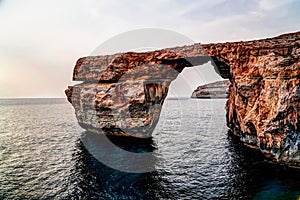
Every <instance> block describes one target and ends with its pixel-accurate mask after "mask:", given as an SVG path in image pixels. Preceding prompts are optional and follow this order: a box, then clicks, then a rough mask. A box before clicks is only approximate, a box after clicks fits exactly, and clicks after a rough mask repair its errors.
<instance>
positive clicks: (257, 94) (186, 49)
mask: <svg viewBox="0 0 300 200" xmlns="http://www.w3.org/2000/svg"><path fill="white" fill-rule="evenodd" d="M299 39H300V32H297V33H290V34H285V35H281V36H278V37H274V38H269V39H263V40H255V41H247V42H230V43H217V44H194V45H191V46H183V47H176V48H169V49H163V50H159V51H153V52H146V53H134V52H128V53H122V54H121V53H120V54H115V55H107V56H94V57H84V58H80V59H79V60H78V61H77V63H76V66H75V68H74V72H73V80H75V81H83V83H81V84H78V85H75V86H73V87H71V86H69V87H68V89H67V90H66V95H67V97H68V100H69V101H70V102H71V103H72V105H73V107H74V109H75V113H76V116H77V119H78V122H79V124H80V125H81V126H82V127H83V128H85V129H87V130H90V131H92V132H97V133H103V134H112V135H123V136H129V135H130V136H137V137H149V136H151V133H152V130H153V129H154V127H155V125H156V123H157V121H158V119H159V115H160V109H161V106H162V105H163V102H164V99H165V97H166V95H167V92H168V86H169V84H170V83H171V81H172V80H174V79H175V78H176V77H177V75H178V74H179V73H180V72H181V71H182V70H183V69H184V68H185V67H192V66H195V65H201V64H204V63H206V62H211V63H212V64H213V66H214V67H215V70H216V72H217V73H219V74H220V76H222V77H223V78H225V79H229V80H230V82H231V84H230V87H229V93H230V94H229V97H228V101H227V105H226V110H227V125H228V127H229V128H230V129H231V130H232V131H233V133H234V134H236V135H238V136H239V137H240V138H241V140H242V141H243V142H244V143H245V144H246V145H248V146H252V147H255V148H259V149H260V150H261V151H262V152H263V153H264V154H265V155H266V156H268V157H270V158H272V159H274V160H276V161H278V162H281V163H288V164H289V165H293V166H300V123H299V113H300V112H299V111H300V99H299V95H300V83H299V79H300V64H299V54H300V40H299ZM170 137H171V136H170Z"/></svg>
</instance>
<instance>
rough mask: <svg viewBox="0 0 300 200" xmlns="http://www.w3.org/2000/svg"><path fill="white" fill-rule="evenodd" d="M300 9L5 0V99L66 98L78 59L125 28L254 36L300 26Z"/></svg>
mask: <svg viewBox="0 0 300 200" xmlns="http://www.w3.org/2000/svg"><path fill="white" fill-rule="evenodd" d="M299 13H300V1H299V0H284V1H283V0H213V1H207V0H185V1H183V0H151V1H148V0H144V1H140V0H118V1H117V0H101V1H99V0H63V1H62V0H51V1H47V0H43V1H41V0H26V1H22V0H0V27H1V28H0V98H16V97H18V98H24V97H64V96H65V95H64V90H65V89H66V88H67V86H68V85H74V84H75V83H74V82H72V70H73V67H74V64H75V63H76V61H77V59H78V58H80V57H83V56H88V55H90V54H91V53H92V52H93V51H94V50H95V48H97V47H98V46H99V45H101V44H103V43H105V42H106V41H108V40H109V39H111V38H112V37H113V36H116V35H119V34H122V33H124V32H128V31H132V30H136V29H142V28H155V29H164V30H171V31H174V32H176V33H179V34H182V35H184V36H186V37H187V38H190V39H191V40H192V41H194V42H201V43H211V42H225V41H241V40H251V39H259V38H266V37H272V36H276V35H279V34H282V33H287V32H295V31H299V25H300V16H299V15H300V14H299ZM205 70H207V73H209V72H208V71H209V67H208V66H207V69H205ZM183 75H184V77H185V79H188V80H192V82H193V81H194V82H193V83H190V85H189V87H190V88H192V89H194V87H195V86H196V85H197V84H199V83H200V82H201V81H200V82H199V83H198V82H195V79H197V78H195V77H194V75H195V74H194V72H192V71H189V69H188V70H184V74H183ZM183 75H180V76H183ZM216 79H217V78H216ZM177 85H181V82H179V83H177ZM177 87H179V86H177ZM183 90H184V89H183ZM179 93H180V92H179Z"/></svg>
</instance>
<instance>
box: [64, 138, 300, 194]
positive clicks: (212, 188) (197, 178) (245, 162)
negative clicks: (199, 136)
mask: <svg viewBox="0 0 300 200" xmlns="http://www.w3.org/2000/svg"><path fill="white" fill-rule="evenodd" d="M110 139H111V140H113V141H114V143H115V144H118V146H120V147H122V148H124V149H126V150H127V151H134V152H142V151H153V150H154V149H155V143H154V142H153V141H152V140H151V142H150V143H148V142H149V141H148V142H146V143H141V142H137V141H135V142H133V143H132V142H130V140H128V139H125V142H122V141H121V140H119V139H118V138H110ZM123 139H124V138H123ZM133 144H135V145H133ZM225 144H226V145H225V146H224V149H225V151H227V152H225V151H224V154H226V155H227V157H226V160H225V159H224V163H223V165H222V166H223V167H222V168H219V169H220V170H218V171H214V172H215V174H209V173H208V172H209V171H210V169H211V168H212V169H213V168H214V167H215V166H213V165H211V166H207V165H206V168H204V167H203V166H199V165H201V164H199V163H198V164H197V161H196V160H195V161H194V163H195V166H194V167H195V168H193V169H194V170H195V171H194V172H191V173H190V172H189V171H187V170H186V169H185V168H184V166H178V167H180V168H181V169H182V172H181V173H177V172H175V171H174V172H173V173H172V172H170V171H169V169H167V168H166V169H164V167H163V166H162V165H159V164H158V163H155V165H156V167H157V168H158V169H157V170H156V171H153V172H148V173H126V172H122V171H119V170H115V169H113V168H110V167H108V166H106V165H104V164H103V163H101V162H99V161H98V160H97V159H95V158H94V157H93V156H92V155H91V154H90V153H89V152H88V150H87V149H86V147H85V145H84V144H83V142H82V141H81V140H78V141H77V143H76V147H77V149H76V151H75V152H74V154H73V159H74V161H75V166H74V168H73V170H72V174H73V176H72V178H71V180H70V182H71V185H72V188H71V189H70V190H69V191H70V194H69V196H68V197H69V198H83V199H90V198H97V199H101V198H102V199H177V198H179V197H180V198H181V197H185V198H192V199H195V198H201V199H212V198H217V199H219V198H221V199H238V198H241V199H296V198H297V197H298V196H299V188H300V187H299V186H300V179H299V178H300V177H299V171H298V170H295V169H290V168H286V167H283V166H278V165H275V164H274V163H270V162H268V161H266V160H265V159H264V157H263V156H262V155H261V153H260V152H259V151H256V150H252V149H249V148H246V147H244V146H242V145H241V143H240V142H239V140H238V138H235V137H234V136H232V135H231V134H228V137H227V142H226V143H225ZM154 151H155V150H154ZM193 153H195V152H193ZM158 156H162V157H163V155H158ZM184 159H185V158H182V162H184ZM203 159H205V158H203ZM177 165H181V164H180V163H178V164H177ZM197 165H198V166H197ZM196 169H203V170H202V171H197V170H196ZM184 171H185V173H184ZM181 174H185V175H184V176H185V177H186V179H182V180H180V181H179V180H178V179H173V178H172V177H181ZM194 183H197V184H198V186H196V187H192V185H193V184H194ZM71 191H72V192H71Z"/></svg>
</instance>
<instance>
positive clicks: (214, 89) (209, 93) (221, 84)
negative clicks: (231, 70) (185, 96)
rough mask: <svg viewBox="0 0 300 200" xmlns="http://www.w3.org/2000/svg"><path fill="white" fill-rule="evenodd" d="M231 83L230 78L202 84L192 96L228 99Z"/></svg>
mask: <svg viewBox="0 0 300 200" xmlns="http://www.w3.org/2000/svg"><path fill="white" fill-rule="evenodd" d="M229 85H230V81H229V80H225V81H217V82H214V83H208V84H205V85H200V86H198V87H197V88H196V89H195V90H194V91H193V93H192V96H191V98H198V99H226V98H228V96H229Z"/></svg>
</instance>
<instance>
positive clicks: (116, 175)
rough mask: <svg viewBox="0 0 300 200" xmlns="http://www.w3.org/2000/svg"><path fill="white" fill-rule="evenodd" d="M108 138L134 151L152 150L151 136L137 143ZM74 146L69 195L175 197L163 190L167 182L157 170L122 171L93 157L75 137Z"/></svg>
mask: <svg viewBox="0 0 300 200" xmlns="http://www.w3.org/2000/svg"><path fill="white" fill-rule="evenodd" d="M110 139H111V140H112V141H113V142H114V143H116V144H118V145H119V146H121V147H122V148H124V149H126V150H130V151H134V152H147V151H153V148H154V147H153V145H154V144H153V141H152V140H151V141H144V143H143V142H141V141H139V142H138V143H137V141H130V140H128V139H125V142H122V141H121V140H120V139H118V138H110ZM123 139H124V138H123ZM130 142H133V143H135V145H133V144H132V143H130ZM76 147H77V149H76V151H75V152H74V154H73V159H74V160H76V162H75V166H74V169H73V173H74V174H73V176H72V179H73V180H70V181H71V182H72V183H71V184H72V185H73V186H72V187H73V188H72V192H71V194H70V196H69V198H83V199H91V198H97V199H101V198H103V199H162V198H164V199H174V196H173V195H172V193H168V192H165V191H164V190H163V189H164V187H165V186H166V185H168V184H169V183H168V181H166V180H163V179H162V177H161V176H160V175H159V172H157V171H154V172H148V173H127V172H122V171H119V170H116V169H113V168H110V167H108V166H106V165H105V164H103V163H101V162H100V161H98V160H97V159H95V158H94V157H93V156H92V155H91V154H90V152H89V151H88V150H87V149H86V147H85V145H84V142H82V141H81V140H78V141H77V144H76Z"/></svg>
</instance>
